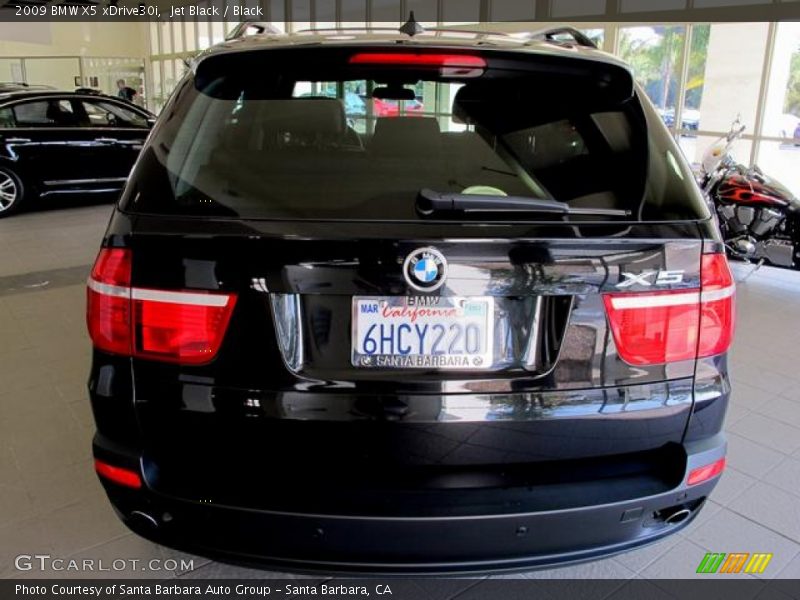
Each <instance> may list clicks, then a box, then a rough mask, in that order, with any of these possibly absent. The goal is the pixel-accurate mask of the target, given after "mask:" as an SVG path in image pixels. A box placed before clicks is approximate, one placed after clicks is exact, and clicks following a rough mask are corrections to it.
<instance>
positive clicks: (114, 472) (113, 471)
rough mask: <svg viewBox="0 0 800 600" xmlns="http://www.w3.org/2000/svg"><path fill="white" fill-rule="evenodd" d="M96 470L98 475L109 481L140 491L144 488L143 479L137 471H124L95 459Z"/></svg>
mask: <svg viewBox="0 0 800 600" xmlns="http://www.w3.org/2000/svg"><path fill="white" fill-rule="evenodd" d="M94 470H95V471H97V474H98V475H100V476H101V477H104V478H105V479H108V480H109V481H113V482H114V483H116V484H119V485H124V486H125V487H129V488H133V489H135V490H138V489H139V488H141V487H142V478H141V477H139V474H138V473H137V472H136V471H132V470H130V469H123V468H122V467H115V466H114V465H110V464H108V463H105V462H103V461H101V460H97V459H95V461H94Z"/></svg>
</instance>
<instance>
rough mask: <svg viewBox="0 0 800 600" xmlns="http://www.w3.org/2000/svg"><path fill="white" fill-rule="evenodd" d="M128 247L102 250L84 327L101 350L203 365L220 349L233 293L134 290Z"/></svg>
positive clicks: (98, 259) (93, 275)
mask: <svg viewBox="0 0 800 600" xmlns="http://www.w3.org/2000/svg"><path fill="white" fill-rule="evenodd" d="M130 282H131V253H130V250H128V249H120V248H104V249H102V250H101V251H100V255H99V256H98V257H97V261H96V262H95V266H94V269H92V274H91V276H90V278H89V282H88V302H87V319H86V320H87V324H88V327H89V335H90V336H91V338H92V342H93V343H94V345H95V346H96V347H97V348H98V349H100V350H103V351H106V352H111V353H114V354H122V355H125V356H136V357H139V358H148V359H152V360H160V361H167V362H176V363H181V364H192V365H196V364H203V363H207V362H209V361H210V360H212V359H213V358H214V357H215V356H216V354H217V352H218V351H219V348H220V345H221V344H222V339H223V337H224V336H225V331H226V329H227V327H228V321H229V320H230V316H231V314H232V312H233V307H234V306H235V304H236V295H235V294H220V293H215V292H214V293H212V292H187V291H167V290H153V289H145V288H136V287H131V286H130Z"/></svg>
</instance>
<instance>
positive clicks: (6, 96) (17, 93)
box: [0, 89, 150, 114]
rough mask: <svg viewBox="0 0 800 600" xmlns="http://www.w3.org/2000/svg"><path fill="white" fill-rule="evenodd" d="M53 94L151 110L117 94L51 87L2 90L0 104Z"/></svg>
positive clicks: (60, 96)
mask: <svg viewBox="0 0 800 600" xmlns="http://www.w3.org/2000/svg"><path fill="white" fill-rule="evenodd" d="M51 96H55V97H59V98H64V97H73V98H86V99H94V100H97V99H102V100H111V101H113V102H116V103H117V104H122V105H124V106H126V107H131V108H132V109H133V110H137V111H139V112H142V113H147V114H150V111H148V110H147V109H145V108H143V107H141V106H137V105H136V104H132V103H130V102H125V101H124V100H121V99H120V98H117V97H116V96H109V95H107V94H99V93H86V92H70V91H66V90H50V89H41V90H37V89H24V90H9V91H7V92H4V91H0V104H4V103H6V102H9V101H12V100H26V99H28V98H48V97H51Z"/></svg>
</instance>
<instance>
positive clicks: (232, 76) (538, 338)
mask: <svg viewBox="0 0 800 600" xmlns="http://www.w3.org/2000/svg"><path fill="white" fill-rule="evenodd" d="M348 94H356V95H358V96H359V97H360V98H363V99H364V104H363V107H360V105H359V106H357V107H356V108H355V109H353V110H354V111H355V112H349V113H348V112H346V109H345V106H346V105H345V103H344V102H343V99H344V98H345V97H346V96H347V95H348ZM420 98H421V99H422V100H420ZM356 104H357V103H351V105H356ZM411 104H413V110H406V108H407V105H411ZM387 106H389V107H391V111H389V110H388V109H387ZM733 319H734V282H733V279H732V277H731V272H730V270H729V268H728V264H727V262H726V259H725V255H724V253H723V247H722V244H721V243H720V239H719V237H718V235H717V232H716V229H715V226H714V221H713V220H712V217H711V214H710V213H709V210H708V208H707V206H706V204H705V202H704V200H703V198H702V196H701V194H700V192H699V191H698V189H697V188H696V186H695V184H694V179H693V177H692V173H691V171H690V169H689V168H688V166H687V165H686V163H685V161H684V159H683V158H682V156H681V152H680V151H679V149H678V148H677V146H676V144H675V143H674V140H673V139H672V138H671V137H670V135H669V133H668V131H667V130H666V128H665V127H664V125H663V123H661V121H660V119H659V117H658V114H657V113H656V112H655V111H654V109H653V107H652V106H651V104H650V103H649V102H648V100H647V99H646V97H645V95H644V94H643V92H642V91H641V90H640V89H639V88H638V87H637V86H636V84H635V83H634V81H633V78H632V75H631V72H630V70H629V69H628V68H627V67H626V65H624V64H623V63H621V62H619V61H617V60H616V59H614V58H613V57H611V56H608V55H606V54H603V53H601V52H599V51H597V50H595V49H593V48H589V47H585V43H584V41H583V40H581V39H580V38H579V37H578V38H577V39H576V41H575V42H573V43H565V42H556V41H552V40H548V39H537V38H533V37H532V38H529V39H520V38H513V37H500V36H493V35H472V36H469V35H464V34H460V35H455V34H445V33H441V32H436V33H435V34H431V33H430V32H429V33H426V34H420V35H416V36H414V37H413V38H412V37H409V36H407V35H404V34H401V33H398V34H392V33H385V32H384V33H363V32H362V33H360V34H353V35H330V36H328V35H326V34H325V33H319V34H305V35H294V36H282V35H257V36H252V37H248V38H246V39H238V40H233V41H230V42H226V43H224V44H222V45H220V46H218V47H216V48H214V49H212V50H210V51H208V52H206V53H204V54H203V55H201V56H200V57H199V58H198V59H196V61H195V62H194V65H193V68H192V69H191V72H190V73H189V74H187V75H186V77H185V78H184V79H183V81H182V82H181V83H180V84H179V86H178V88H177V90H176V91H175V93H174V94H173V96H172V98H171V100H170V101H169V103H168V105H167V106H166V107H165V108H164V111H163V113H162V115H161V117H160V118H159V121H158V123H157V125H156V127H155V129H154V131H153V134H152V135H151V137H150V138H149V140H148V142H147V144H146V145H145V147H144V149H143V151H142V154H141V155H140V157H139V160H138V162H137V164H136V165H135V167H134V170H133V172H132V175H131V177H130V179H129V181H128V184H127V186H126V188H125V191H124V192H123V195H122V198H121V200H120V202H119V205H118V206H117V208H116V209H115V210H114V213H113V216H112V218H111V222H110V224H109V226H108V230H107V232H106V235H105V238H104V240H103V244H102V249H101V251H100V254H99V256H98V258H97V262H96V264H95V266H94V269H93V271H92V274H91V277H90V279H89V283H88V325H89V330H90V333H91V337H92V340H93V343H94V357H93V364H92V368H91V376H90V380H89V391H90V395H91V401H92V407H93V410H94V416H95V421H96V424H97V434H96V437H95V441H94V453H95V459H96V463H95V464H96V469H97V472H98V474H99V476H100V478H101V480H102V482H103V485H104V486H105V489H106V491H107V493H108V496H109V498H110V500H111V502H112V503H113V505H114V507H115V508H116V510H117V511H118V513H119V515H120V517H121V518H122V519H123V520H124V522H125V523H126V524H127V525H128V526H129V527H130V528H131V529H133V530H134V531H136V532H138V533H139V534H141V535H143V536H145V537H147V538H150V539H152V540H156V541H158V542H160V543H163V544H166V545H169V546H173V547H177V548H182V549H186V550H189V551H192V552H196V553H201V554H205V555H210V556H215V557H220V558H223V559H228V560H236V561H242V562H248V563H258V562H263V563H265V564H271V565H272V566H281V567H284V568H290V569H291V568H294V569H325V570H344V571H347V570H351V571H381V572H426V571H437V572H442V571H451V572H467V571H484V570H488V569H521V568H530V567H535V566H539V565H544V564H553V563H563V562H570V561H579V560H587V559H592V558H595V557H599V556H603V555H607V554H610V553H614V552H619V551H623V550H627V549H630V548H633V547H635V546H638V545H642V544H646V543H648V542H652V541H654V540H657V539H659V538H661V537H663V536H666V535H669V534H671V533H674V532H676V531H678V530H680V529H681V528H682V527H684V526H685V525H686V524H687V523H688V522H690V521H691V520H692V519H693V518H694V517H695V516H696V515H697V513H698V511H699V510H700V509H701V508H702V506H703V503H704V502H705V501H706V499H707V498H708V496H709V494H710V492H711V490H712V488H713V487H714V485H715V484H716V482H717V480H718V477H719V475H720V473H721V472H722V470H723V468H724V465H725V448H726V444H725V438H724V436H723V434H722V433H721V428H722V423H723V417H724V414H725V409H726V405H727V402H728V395H729V392H730V388H729V380H728V376H727V366H726V352H727V350H728V347H729V345H730V343H731V338H732V334H733Z"/></svg>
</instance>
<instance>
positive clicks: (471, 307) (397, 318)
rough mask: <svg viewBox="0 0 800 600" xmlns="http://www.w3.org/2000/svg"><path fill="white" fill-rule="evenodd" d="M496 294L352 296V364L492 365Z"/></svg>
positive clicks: (397, 366) (398, 366) (418, 366)
mask: <svg viewBox="0 0 800 600" xmlns="http://www.w3.org/2000/svg"><path fill="white" fill-rule="evenodd" d="M493 325H494V299H493V298H491V297H472V298H463V297H434V296H408V297H405V296H383V297H363V296H359V297H354V298H353V331H352V346H351V347H352V352H351V362H352V364H353V365H354V366H356V367H364V368H384V369H460V370H464V369H470V370H474V369H488V368H489V367H491V366H492V357H493V354H494V352H493V350H494V349H493V344H492V342H493V336H492V332H493Z"/></svg>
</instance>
